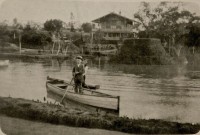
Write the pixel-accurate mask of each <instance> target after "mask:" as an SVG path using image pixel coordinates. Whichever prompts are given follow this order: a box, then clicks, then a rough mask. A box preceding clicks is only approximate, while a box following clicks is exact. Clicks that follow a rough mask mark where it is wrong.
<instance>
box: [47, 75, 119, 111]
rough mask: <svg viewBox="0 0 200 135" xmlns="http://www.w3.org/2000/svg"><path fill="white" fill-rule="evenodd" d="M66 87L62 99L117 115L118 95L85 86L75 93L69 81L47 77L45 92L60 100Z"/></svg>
mask: <svg viewBox="0 0 200 135" xmlns="http://www.w3.org/2000/svg"><path fill="white" fill-rule="evenodd" d="M70 86H71V88H70ZM67 87H69V88H68V89H67V92H66V95H65V98H64V101H66V102H68V101H70V102H74V103H75V104H78V105H81V106H83V107H89V108H93V110H95V111H98V112H105V113H106V114H112V115H113V114H114V115H119V103H120V97H119V96H113V95H109V94H105V93H102V92H98V91H97V90H93V89H87V88H83V93H82V94H79V93H75V92H74V90H73V89H72V88H73V87H74V85H70V83H69V82H66V81H64V80H60V79H55V78H50V77H47V82H46V88H47V93H48V92H51V93H53V94H56V95H57V96H60V100H61V99H62V97H63V95H64V93H65V91H66V88H67Z"/></svg>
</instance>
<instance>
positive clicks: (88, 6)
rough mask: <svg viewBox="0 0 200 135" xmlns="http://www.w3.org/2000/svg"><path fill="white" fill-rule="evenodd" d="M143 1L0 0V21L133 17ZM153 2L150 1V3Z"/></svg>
mask: <svg viewBox="0 0 200 135" xmlns="http://www.w3.org/2000/svg"><path fill="white" fill-rule="evenodd" d="M141 1H144V0H0V22H1V21H3V20H7V21H8V22H10V23H11V22H12V20H13V19H14V18H17V19H18V21H19V22H27V21H34V22H40V23H44V22H45V21H46V20H48V19H61V20H63V21H65V22H69V21H70V13H71V12H72V13H73V20H74V21H76V22H79V23H83V22H91V21H92V20H94V19H96V18H98V17H101V16H103V15H106V14H108V13H110V12H116V13H119V12H120V11H121V14H122V15H123V16H126V17H129V18H130V19H133V14H134V13H135V12H136V11H137V10H138V9H139V6H140V2H141ZM145 1H146V2H151V3H155V2H157V3H158V2H160V0H145ZM182 1H183V2H188V3H187V4H186V6H185V8H187V9H188V10H190V11H191V12H195V13H197V14H199V15H200V10H199V5H200V2H198V1H197V0H192V1H191V0H190V3H189V1H187V0H182ZM153 5H154V4H153Z"/></svg>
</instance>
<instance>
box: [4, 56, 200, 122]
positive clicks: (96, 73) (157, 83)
mask: <svg viewBox="0 0 200 135" xmlns="http://www.w3.org/2000/svg"><path fill="white" fill-rule="evenodd" d="M88 66H89V70H88V73H87V80H86V83H90V84H98V85H101V89H100V90H99V91H101V92H105V93H108V94H113V95H119V96H121V103H120V108H121V109H120V115H121V116H123V115H127V116H129V117H134V118H159V119H167V120H172V121H180V122H200V118H199V117H198V116H199V112H200V107H199V106H200V89H199V88H200V82H199V80H198V79H191V78H189V77H187V76H185V74H187V73H188V71H191V69H192V68H191V67H190V65H189V66H177V65H170V66H156V65H154V66H144V65H122V64H109V63H108V61H106V59H105V58H103V59H102V58H95V59H89V60H88ZM72 67H73V61H72V60H70V59H69V60H63V59H62V60H59V59H53V60H52V59H46V60H40V59H34V60H32V59H31V60H30V61H29V60H28V59H22V60H10V65H9V67H7V68H5V69H0V76H1V78H0V88H1V90H0V96H9V95H10V96H12V97H22V98H28V99H39V100H41V101H43V98H44V97H47V93H46V87H45V81H46V77H47V76H51V77H54V78H59V79H64V80H68V81H69V80H70V78H71V77H72ZM199 69H200V67H199V68H197V67H195V70H199ZM52 102H53V101H52Z"/></svg>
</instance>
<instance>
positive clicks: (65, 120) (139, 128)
mask: <svg viewBox="0 0 200 135" xmlns="http://www.w3.org/2000/svg"><path fill="white" fill-rule="evenodd" d="M0 113H1V114H5V115H7V116H11V117H18V118H23V119H28V120H36V121H42V122H47V123H53V124H61V125H67V126H74V127H85V128H98V129H107V130H115V131H121V132H126V133H143V134H146V133H152V134H156V133H167V134H172V133H174V134H175V133H176V134H178V133H184V134H186V133H187V134H188V133H190V134H194V133H197V132H198V131H199V129H200V125H198V124H189V123H185V124H182V123H177V122H167V121H163V120H154V119H150V120H143V119H130V118H127V117H111V116H102V115H99V114H96V113H92V112H86V111H83V110H80V109H72V108H70V107H69V106H66V107H62V106H58V105H53V104H47V103H40V102H36V101H31V100H25V99H14V98H3V97H1V98H0Z"/></svg>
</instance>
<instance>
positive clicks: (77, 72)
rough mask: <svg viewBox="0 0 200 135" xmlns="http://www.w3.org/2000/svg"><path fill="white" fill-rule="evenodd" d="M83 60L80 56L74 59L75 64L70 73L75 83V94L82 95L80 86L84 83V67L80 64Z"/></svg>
mask: <svg viewBox="0 0 200 135" xmlns="http://www.w3.org/2000/svg"><path fill="white" fill-rule="evenodd" d="M82 61H83V58H82V57H81V56H77V57H76V64H75V66H74V67H73V70H72V73H73V77H74V83H75V93H80V94H82V93H83V92H82V84H83V82H84V78H83V74H84V73H85V68H84V65H83V64H82Z"/></svg>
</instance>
